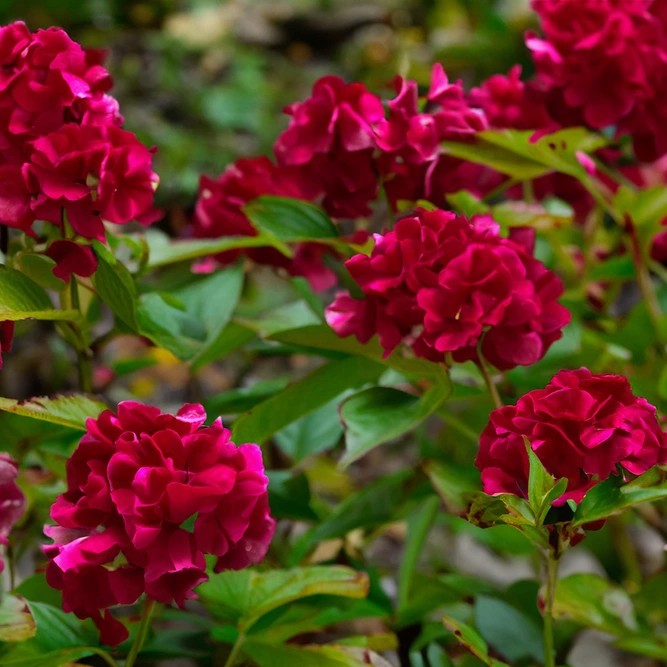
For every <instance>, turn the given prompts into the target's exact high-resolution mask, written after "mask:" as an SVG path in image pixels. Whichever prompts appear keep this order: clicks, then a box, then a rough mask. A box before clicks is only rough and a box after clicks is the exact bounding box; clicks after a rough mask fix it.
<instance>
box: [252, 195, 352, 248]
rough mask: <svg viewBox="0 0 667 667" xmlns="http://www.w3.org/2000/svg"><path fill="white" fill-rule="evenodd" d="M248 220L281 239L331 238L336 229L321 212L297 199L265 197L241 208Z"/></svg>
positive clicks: (333, 236)
mask: <svg viewBox="0 0 667 667" xmlns="http://www.w3.org/2000/svg"><path fill="white" fill-rule="evenodd" d="M244 212H245V214H246V215H247V216H248V218H249V219H250V222H252V224H253V225H254V227H255V228H256V229H258V230H259V231H260V232H264V233H265V234H267V235H270V236H274V237H276V238H278V239H281V240H283V241H297V240H298V241H307V240H315V239H330V238H336V237H338V236H339V233H338V229H337V228H336V226H335V225H334V224H333V222H332V221H331V219H330V218H329V217H328V216H327V215H326V213H324V211H323V210H322V209H321V208H319V207H317V206H314V205H313V204H309V203H307V202H304V201H301V200H299V199H292V198H290V197H274V196H264V197H259V198H257V199H254V200H253V201H252V202H250V203H249V204H247V205H246V206H245V207H244Z"/></svg>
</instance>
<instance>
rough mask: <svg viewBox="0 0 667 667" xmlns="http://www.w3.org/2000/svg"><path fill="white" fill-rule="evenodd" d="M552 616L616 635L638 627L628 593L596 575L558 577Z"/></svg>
mask: <svg viewBox="0 0 667 667" xmlns="http://www.w3.org/2000/svg"><path fill="white" fill-rule="evenodd" d="M554 616H555V617H557V618H567V619H569V620H571V621H575V622H576V623H579V624H581V625H583V626H585V627H587V628H594V629H596V630H600V631H602V632H608V633H610V634H613V635H616V636H619V637H624V636H626V635H627V634H629V633H631V634H635V633H637V632H638V630H639V624H638V622H637V619H636V617H635V612H634V608H633V605H632V600H631V599H630V597H629V596H628V594H627V593H626V592H625V591H624V590H623V589H622V588H621V587H620V586H616V585H614V584H613V583H611V582H610V581H608V580H607V579H604V578H602V577H600V576H598V575H596V574H573V575H571V576H569V577H565V578H564V579H560V580H559V581H558V585H557V586H556V596H555V601H554Z"/></svg>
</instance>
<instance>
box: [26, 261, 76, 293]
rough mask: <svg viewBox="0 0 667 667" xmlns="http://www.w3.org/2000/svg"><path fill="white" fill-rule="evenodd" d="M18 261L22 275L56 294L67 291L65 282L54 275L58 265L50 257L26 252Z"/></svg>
mask: <svg viewBox="0 0 667 667" xmlns="http://www.w3.org/2000/svg"><path fill="white" fill-rule="evenodd" d="M18 260H19V264H20V266H21V273H24V274H25V275H26V276H28V278H30V279H31V280H34V281H35V282H36V283H37V284H38V285H41V286H42V287H43V288H44V289H50V290H53V291H54V292H62V290H64V289H65V287H66V285H65V282H64V281H62V280H60V278H56V276H54V275H53V269H54V268H55V267H56V266H57V264H56V263H55V262H54V261H53V260H52V259H51V258H50V257H47V256H46V255H40V254H39V253H36V252H25V253H22V254H21V255H20V256H19V258H18Z"/></svg>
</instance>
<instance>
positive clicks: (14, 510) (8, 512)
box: [0, 452, 26, 572]
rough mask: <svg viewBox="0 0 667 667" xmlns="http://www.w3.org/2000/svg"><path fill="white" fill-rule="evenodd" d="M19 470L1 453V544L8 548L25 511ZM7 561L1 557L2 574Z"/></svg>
mask: <svg viewBox="0 0 667 667" xmlns="http://www.w3.org/2000/svg"><path fill="white" fill-rule="evenodd" d="M18 474H19V469H18V465H17V464H16V461H14V459H13V458H12V457H11V456H9V454H5V453H4V452H3V453H0V544H3V545H5V546H7V544H8V542H7V537H8V536H9V533H10V532H11V530H12V528H13V527H14V524H16V522H17V521H18V520H19V519H20V518H21V516H22V514H23V512H24V511H25V505H26V500H25V496H24V495H23V491H21V489H19V487H18V485H17V484H16V478H17V477H18ZM4 569H5V561H4V560H3V559H2V556H0V572H2V571H3V570H4Z"/></svg>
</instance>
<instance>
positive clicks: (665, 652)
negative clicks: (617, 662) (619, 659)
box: [612, 635, 667, 662]
mask: <svg viewBox="0 0 667 667" xmlns="http://www.w3.org/2000/svg"><path fill="white" fill-rule="evenodd" d="M612 646H615V647H616V648H617V649H620V650H621V651H628V652H629V653H636V654H637V655H645V656H646V657H648V658H653V659H654V660H659V661H661V662H665V661H667V636H665V635H658V636H652V637H642V636H636V635H635V636H627V637H622V638H621V639H617V640H616V641H615V642H614V643H613V644H612Z"/></svg>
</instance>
